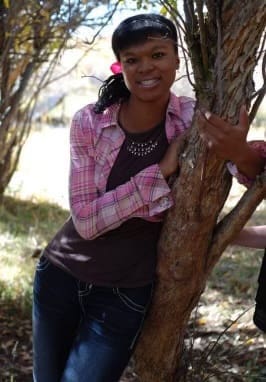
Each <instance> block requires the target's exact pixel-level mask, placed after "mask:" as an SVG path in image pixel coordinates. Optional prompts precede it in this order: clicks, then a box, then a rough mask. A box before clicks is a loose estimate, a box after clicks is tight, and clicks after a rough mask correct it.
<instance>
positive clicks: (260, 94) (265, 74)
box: [249, 54, 266, 123]
mask: <svg viewBox="0 0 266 382" xmlns="http://www.w3.org/2000/svg"><path fill="white" fill-rule="evenodd" d="M261 71H262V78H263V86H262V87H261V88H260V90H258V91H257V92H256V97H257V98H256V100H255V101H254V103H253V105H252V108H251V111H250V113H249V122H250V123H252V121H253V120H254V118H255V117H256V114H257V111H258V109H259V107H260V104H261V102H262V101H263V99H264V97H265V94H266V54H264V57H263V60H262V64H261Z"/></svg>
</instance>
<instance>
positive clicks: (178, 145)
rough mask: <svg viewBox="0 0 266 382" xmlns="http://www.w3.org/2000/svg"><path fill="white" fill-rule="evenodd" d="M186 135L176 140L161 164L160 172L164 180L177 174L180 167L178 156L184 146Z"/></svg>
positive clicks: (171, 144)
mask: <svg viewBox="0 0 266 382" xmlns="http://www.w3.org/2000/svg"><path fill="white" fill-rule="evenodd" d="M184 140H185V134H182V135H181V136H179V137H178V138H175V139H174V140H173V141H172V142H171V143H170V145H169V147H168V149H167V151H166V153H165V154H164V157H163V158H162V160H161V161H160V163H159V167H160V170H161V172H162V174H163V176H164V178H168V177H169V176H171V175H173V174H175V173H176V172H177V169H178V167H179V160H178V156H179V154H180V151H181V149H182V146H183V144H184Z"/></svg>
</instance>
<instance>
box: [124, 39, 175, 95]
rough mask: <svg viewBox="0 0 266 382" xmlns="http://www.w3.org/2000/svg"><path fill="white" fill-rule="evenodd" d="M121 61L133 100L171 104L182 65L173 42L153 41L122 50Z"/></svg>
mask: <svg viewBox="0 0 266 382" xmlns="http://www.w3.org/2000/svg"><path fill="white" fill-rule="evenodd" d="M120 61H121V67H122V73H123V77H124V81H125V84H126V86H127V88H128V89H129V91H130V93H131V98H137V99H138V100H139V101H142V102H155V101H160V100H161V101H162V102H165V101H166V100H168V97H169V91H170V87H171V86H172V84H173V82H174V80H175V73H176V69H177V68H178V65H179V58H178V55H177V52H176V50H175V48H174V45H173V41H172V40H170V39H166V38H162V37H150V38H149V39H147V40H146V41H145V42H144V43H141V44H137V45H132V46H130V47H129V48H126V49H124V50H122V51H121V52H120Z"/></svg>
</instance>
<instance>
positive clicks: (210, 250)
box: [135, 0, 266, 382]
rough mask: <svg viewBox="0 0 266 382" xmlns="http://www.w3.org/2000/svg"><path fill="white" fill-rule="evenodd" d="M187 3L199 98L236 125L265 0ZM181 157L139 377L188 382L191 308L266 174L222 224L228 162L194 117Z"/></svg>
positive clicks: (262, 189)
mask: <svg viewBox="0 0 266 382" xmlns="http://www.w3.org/2000/svg"><path fill="white" fill-rule="evenodd" d="M163 3H165V2H163ZM169 3H170V2H169ZM184 3H185V12H186V25H185V28H186V30H185V36H186V39H187V43H188V47H189V50H190V55H191V59H192V66H193V71H194V78H195V85H196V86H195V87H196V94H197V101H198V102H199V103H200V104H201V105H202V104H203V105H204V106H205V107H207V108H208V109H209V110H212V111H213V112H216V113H219V114H220V115H221V116H223V117H226V118H228V119H229V120H230V121H231V122H233V123H236V122H237V117H238V115H239V109H240V106H241V105H242V104H243V103H247V104H250V99H251V96H252V93H253V92H254V88H253V82H252V76H253V72H254V67H255V65H256V57H257V56H258V49H259V44H260V40H261V37H262V35H263V31H264V27H265V21H266V4H265V1H263V0H254V1H252V2H251V1H248V0H246V1H243V0H234V1H230V0H224V1H211V0H209V1H206V2H204V3H205V5H206V9H207V10H208V13H207V15H206V14H205V15H204V14H203V1H185V2H184ZM204 12H205V11H204ZM181 158H182V166H181V171H180V175H179V176H178V178H177V180H176V181H175V184H174V187H173V194H174V197H175V206H174V208H172V209H171V210H170V211H169V213H168V215H167V218H166V221H165V224H164V228H163V231H162V235H161V238H160V242H159V258H158V283H157V286H156V290H155V296H154V301H153V304H152V307H151V310H150V313H149V317H148V319H147V321H146V323H145V326H144V331H143V334H142V335H141V338H140V341H139V343H138V345H137V347H136V351H135V361H136V370H137V373H138V375H139V377H140V380H141V382H173V381H182V378H183V377H182V352H183V342H184V334H185V331H186V327H187V323H188V319H189V316H190V314H191V311H192V309H193V308H194V307H195V306H196V304H197V303H198V301H199V298H200V295H201V294H202V292H203V290H204V287H205V283H206V280H207V278H208V276H209V274H210V272H211V270H212V269H213V267H214V265H215V264H216V262H217V261H218V260H219V258H220V256H221V254H222V252H223V250H224V249H225V248H226V246H227V244H228V243H229V242H230V240H231V239H232V237H233V236H234V235H235V234H236V233H237V232H239V230H240V229H241V228H242V227H243V225H244V224H245V222H246V221H247V220H248V218H249V217H250V216H251V214H252V212H253V211H254V210H255V209H256V206H257V205H258V204H259V203H260V202H261V200H262V199H263V198H264V197H265V195H266V182H265V180H266V177H265V174H263V175H261V176H260V177H258V179H257V181H256V182H255V183H254V185H253V186H252V187H251V188H250V189H249V190H248V191H247V192H246V193H245V195H244V196H243V197H242V199H241V201H240V202H239V204H238V205H237V206H236V207H235V209H234V210H233V211H232V212H231V213H230V214H228V215H227V216H226V217H225V218H224V219H222V220H221V221H220V222H219V223H217V221H218V219H219V214H220V211H221V209H222V207H223V205H224V203H225V201H226V198H227V196H228V193H229V190H230V187H231V177H230V176H229V174H228V171H227V170H226V166H225V163H224V162H223V161H221V160H219V159H218V158H217V157H216V156H215V155H214V154H211V153H210V152H208V149H207V148H206V146H205V145H204V144H203V143H202V141H201V140H200V138H199V134H198V130H197V116H196V115H195V116H194V119H193V123H192V128H191V131H190V135H189V137H188V140H187V143H186V144H185V147H184V150H183V154H182V155H181Z"/></svg>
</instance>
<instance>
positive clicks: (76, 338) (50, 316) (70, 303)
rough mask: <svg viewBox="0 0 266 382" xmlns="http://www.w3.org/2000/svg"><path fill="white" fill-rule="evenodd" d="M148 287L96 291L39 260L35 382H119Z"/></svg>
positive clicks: (146, 301)
mask: <svg viewBox="0 0 266 382" xmlns="http://www.w3.org/2000/svg"><path fill="white" fill-rule="evenodd" d="M151 295H152V285H151V284H149V285H147V286H144V287H137V288H118V287H114V288H112V287H99V286H95V285H92V284H88V283H85V282H81V281H79V280H77V279H75V278H74V277H73V276H71V275H69V274H68V273H66V272H64V271H63V270H61V269H59V268H58V267H56V266H55V265H53V264H52V263H50V262H49V260H48V259H47V258H46V257H45V256H42V257H41V258H40V261H39V263H38V265H37V269H36V274H35V280H34V301H33V375H34V377H33V378H34V381H35V382H59V381H60V382H117V381H118V380H119V378H120V376H121V374H122V373H123V370H124V368H125V367H126V365H127V363H128V361H129V358H130V356H131V354H132V351H133V347H134V344H135V341H136V339H137V337H138V335H139V333H140V330H141V327H142V323H143V319H144V317H145V313H146V311H147V308H148V306H149V303H150V300H151Z"/></svg>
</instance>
